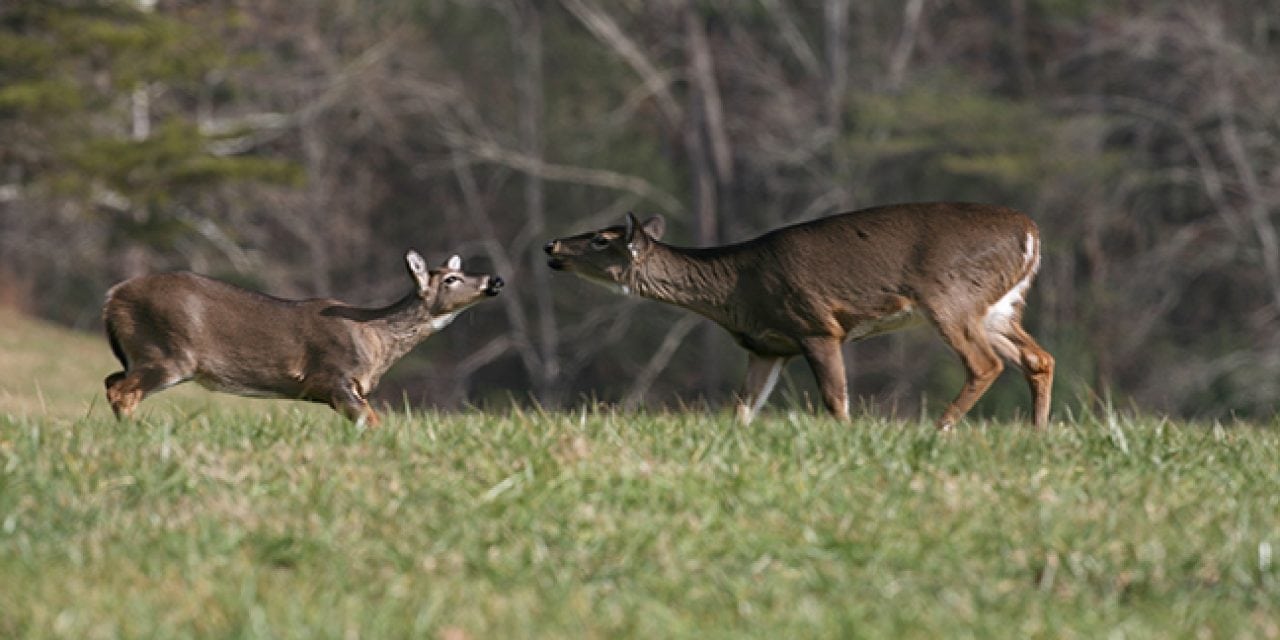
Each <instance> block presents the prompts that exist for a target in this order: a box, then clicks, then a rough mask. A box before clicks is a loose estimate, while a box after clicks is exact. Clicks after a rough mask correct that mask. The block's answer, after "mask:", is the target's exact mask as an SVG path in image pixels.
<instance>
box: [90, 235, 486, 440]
mask: <svg viewBox="0 0 1280 640" xmlns="http://www.w3.org/2000/svg"><path fill="white" fill-rule="evenodd" d="M405 264H406V266H407V267H408V269H409V275H410V277H411V278H412V279H413V283H414V289H413V291H411V292H410V293H409V294H408V295H406V296H404V297H403V298H402V299H400V301H398V302H395V303H393V304H391V305H390V306H387V307H384V308H381V309H361V308H357V307H352V306H350V305H347V304H344V303H342V302H339V301H337V300H329V299H310V300H282V299H280V298H274V297H271V296H268V295H264V294H261V293H258V292H256V291H250V290H248V289H242V288H240V287H237V286H235V285H231V284H227V283H225V282H220V281H218V280H213V279H210V278H206V277H204V276H199V275H196V274H194V273H188V272H177V273H162V274H155V275H147V276H141V277H138V278H133V279H131V280H126V281H125V282H122V283H120V284H118V285H116V286H115V287H112V289H111V290H110V291H109V292H108V293H107V302H106V305H105V307H104V308H103V312H102V316H103V320H104V321H105V323H106V328H107V338H108V340H109V341H110V342H111V350H112V351H113V352H114V353H115V355H116V358H118V359H119V360H120V364H122V365H124V371H118V372H116V373H113V374H111V375H109V376H107V378H106V380H105V384H106V387H107V400H108V401H109V402H110V403H111V409H112V410H113V411H114V412H115V414H116V417H117V418H127V417H129V416H130V415H132V414H133V411H134V409H135V408H136V407H137V406H138V403H139V402H141V401H142V399H143V398H145V397H146V396H147V395H149V394H152V393H155V392H157V391H161V390H163V389H167V388H169V387H171V386H173V385H175V384H178V383H181V382H186V381H188V380H195V381H196V382H197V383H199V384H200V385H201V386H203V387H206V388H208V389H212V390H215V391H224V392H227V393H234V394H237V395H244V396H257V397H269V398H292V399H297V400H309V401H312V402H322V403H325V404H328V405H329V406H331V407H333V409H334V410H336V411H338V412H339V413H341V414H342V415H344V416H346V417H347V418H349V419H351V420H355V421H356V423H357V424H359V425H364V424H365V423H366V422H367V423H368V424H369V425H371V426H373V425H377V424H378V414H377V413H375V412H374V410H373V408H372V407H370V406H369V401H368V396H369V394H370V393H372V392H373V390H374V388H376V387H377V386H378V381H379V380H380V379H381V378H382V374H384V373H386V371H387V369H389V368H390V367H391V365H392V364H394V363H395V362H396V361H397V360H399V359H400V357H401V356H403V355H404V354H405V353H407V352H408V351H409V350H410V349H412V348H413V347H414V346H415V345H417V344H418V343H420V342H422V341H423V340H425V339H426V338H427V336H429V335H431V334H433V333H435V332H436V331H439V330H440V329H443V328H444V327H445V326H447V325H448V324H449V323H450V322H452V321H453V319H454V318H455V317H457V315H458V314H459V313H461V312H462V311H463V310H464V309H466V308H467V307H469V306H471V305H473V304H475V303H476V302H479V301H480V300H482V299H483V298H484V297H485V296H496V295H498V292H499V290H501V289H502V278H497V277H493V276H489V275H483V274H467V273H464V272H463V271H462V260H461V259H459V258H458V256H453V257H452V258H450V259H449V260H448V261H446V262H445V263H444V265H443V266H441V268H439V269H431V270H428V269H427V265H426V262H424V261H423V259H422V256H420V255H418V253H417V252H416V251H409V253H408V254H407V255H406V256H405Z"/></svg>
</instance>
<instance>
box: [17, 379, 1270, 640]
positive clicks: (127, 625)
mask: <svg viewBox="0 0 1280 640" xmlns="http://www.w3.org/2000/svg"><path fill="white" fill-rule="evenodd" d="M256 406H258V407H262V406H264V405H256ZM271 406H273V408H272V410H270V411H245V410H234V411H222V410H212V411H207V412H203V413H199V414H198V415H184V414H180V413H179V414H165V413H163V412H158V411H157V412H153V413H152V414H150V415H149V416H148V417H147V418H146V419H144V420H143V421H141V422H140V423H136V424H128V423H126V424H121V423H116V422H115V421H113V420H110V419H107V418H99V417H94V418H88V419H80V420H72V421H61V420H51V419H45V418H39V417H10V418H6V419H2V420H0V468H2V469H3V473H0V584H2V585H5V587H4V588H3V589H0V636H5V637H10V636H17V637H95V636H97V637H113V636H119V635H124V636H147V637H153V636H177V635H203V636H228V635H232V636H247V637H280V636H285V637H316V636H320V637H334V636H345V635H348V634H349V633H354V634H356V635H359V636H362V637H405V636H410V637H418V636H424V635H425V636H428V637H430V636H439V635H442V634H443V635H451V637H461V636H458V635H457V634H458V633H462V634H465V636H466V637H475V638H482V637H512V636H542V637H566V636H567V637H618V636H642V637H672V636H676V637H680V636H684V637H688V636H695V635H696V636H704V635H712V636H722V637H729V636H732V637H738V636H743V635H746V636H756V637H797V636H814V635H820V636H850V635H852V636H861V635H866V636H878V637H885V636H891V637H892V636H902V635H906V636H916V637H934V636H939V635H942V636H957V635H959V636H976V637H988V636H1001V637H1023V636H1052V637H1061V636H1077V637H1097V636H1100V635H1104V634H1108V633H1111V632H1114V631H1119V632H1122V633H1124V634H1125V635H1127V636H1145V637H1168V636H1171V635H1198V634H1203V633H1207V634H1209V635H1211V636H1212V637H1238V636H1240V635H1252V636H1255V637H1274V636H1275V635H1276V634H1277V633H1278V632H1280V629H1278V628H1277V620H1280V605H1277V603H1280V573H1278V572H1277V569H1276V567H1275V565H1274V562H1273V561H1272V560H1271V555H1270V554H1271V552H1270V551H1269V549H1271V548H1272V547H1274V546H1277V545H1280V533H1277V532H1280V515H1278V514H1280V457H1278V456H1276V455H1275V453H1276V451H1277V448H1278V447H1280V431H1278V430H1277V428H1276V425H1266V426H1244V425H1233V426H1227V427H1221V426H1218V427H1215V426H1211V425H1186V424H1179V423H1171V422H1166V421H1161V420H1155V419H1146V418H1128V417H1122V416H1115V415H1110V414H1104V415H1102V416H1084V417H1076V418H1073V419H1072V421H1071V422H1069V423H1059V424H1056V425H1055V426H1054V427H1053V428H1051V429H1049V430H1047V431H1045V432H1035V431H1031V430H1029V429H1027V428H1025V427H1022V426H1019V425H1003V424H982V423H978V424H969V425H968V426H966V427H964V428H961V429H959V430H958V431H957V432H955V433H953V434H950V435H940V434H938V433H937V432H935V431H934V430H933V429H932V428H931V427H929V426H927V425H917V424H903V423H896V422H887V421H881V420H877V419H871V418H865V419H861V420H859V421H858V422H856V423H855V424H852V425H842V424H838V423H835V422H832V421H830V420H827V419H823V418H813V417H809V416H794V415H788V414H781V413H778V414H771V415H768V416H766V418H765V419H764V420H761V421H760V422H759V423H757V424H753V425H752V426H751V427H750V428H747V429H743V428H740V427H737V426H735V425H734V424H733V423H732V422H731V421H730V420H728V419H727V418H724V417H720V416H712V415H708V414H698V413H679V414H671V415H630V414H622V413H613V412H600V413H563V414H552V415H539V414H532V413H522V412H519V411H508V412H505V413H501V414H498V413H490V414H482V413H474V414H458V415H439V414H433V413H427V414H415V415H410V416H406V415H395V414H393V415H391V416H389V419H388V420H387V424H385V425H384V427H383V428H381V429H379V430H376V431H369V432H364V433H359V432H357V431H355V430H354V428H353V427H352V426H351V425H350V424H349V423H346V422H344V421H342V420H341V419H339V418H337V417H336V416H333V417H329V416H322V417H316V416H311V415H306V414H304V413H301V412H298V411H293V410H291V409H290V408H289V407H291V406H292V405H288V404H285V405H278V406H277V405H271Z"/></svg>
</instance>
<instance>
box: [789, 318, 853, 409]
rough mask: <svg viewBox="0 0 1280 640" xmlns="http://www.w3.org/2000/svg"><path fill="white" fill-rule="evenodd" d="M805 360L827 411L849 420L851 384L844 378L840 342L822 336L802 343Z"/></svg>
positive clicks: (807, 339)
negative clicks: (815, 379) (816, 381)
mask: <svg viewBox="0 0 1280 640" xmlns="http://www.w3.org/2000/svg"><path fill="white" fill-rule="evenodd" d="M801 347H802V348H803V349H804V357H805V360H808V361H809V368H810V369H812V370H813V377H814V378H817V380H818V388H819V389H821V390H822V402H823V404H825V405H826V406H827V411H830V412H831V415H833V416H835V417H836V419H838V420H848V419H849V383H848V381H847V380H845V377H844V354H842V353H840V341H839V340H837V339H835V338H833V337H830V336H822V337H816V338H806V339H804V340H802V341H801Z"/></svg>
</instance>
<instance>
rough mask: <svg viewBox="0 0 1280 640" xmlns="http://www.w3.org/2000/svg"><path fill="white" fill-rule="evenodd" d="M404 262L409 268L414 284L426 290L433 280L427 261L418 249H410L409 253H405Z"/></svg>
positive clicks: (419, 289) (421, 289) (419, 288)
mask: <svg viewBox="0 0 1280 640" xmlns="http://www.w3.org/2000/svg"><path fill="white" fill-rule="evenodd" d="M404 264H405V266H406V267H408V268H409V275H410V276H411V277H412V278H413V282H414V284H416V285H418V291H426V290H427V286H428V284H429V283H430V281H431V275H430V274H428V273H427V261H426V260H423V259H422V256H421V255H419V254H418V252H417V251H414V250H413V249H410V250H409V253H406V254H404Z"/></svg>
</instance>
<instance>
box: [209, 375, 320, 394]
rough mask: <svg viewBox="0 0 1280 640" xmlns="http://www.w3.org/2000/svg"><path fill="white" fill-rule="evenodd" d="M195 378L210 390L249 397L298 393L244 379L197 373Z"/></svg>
mask: <svg viewBox="0 0 1280 640" xmlns="http://www.w3.org/2000/svg"><path fill="white" fill-rule="evenodd" d="M193 380H195V383H196V384H198V385H200V386H202V387H204V388H206V389H208V390H210V391H219V392H221V393H230V394H232V395H237V396H246V397H249V398H292V397H295V396H296V394H291V393H287V392H286V391H284V390H282V389H274V388H269V387H263V386H256V385H253V384H246V383H244V382H243V381H238V380H227V379H224V378H218V377H216V376H204V375H197V376H196V377H195V378H193Z"/></svg>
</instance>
